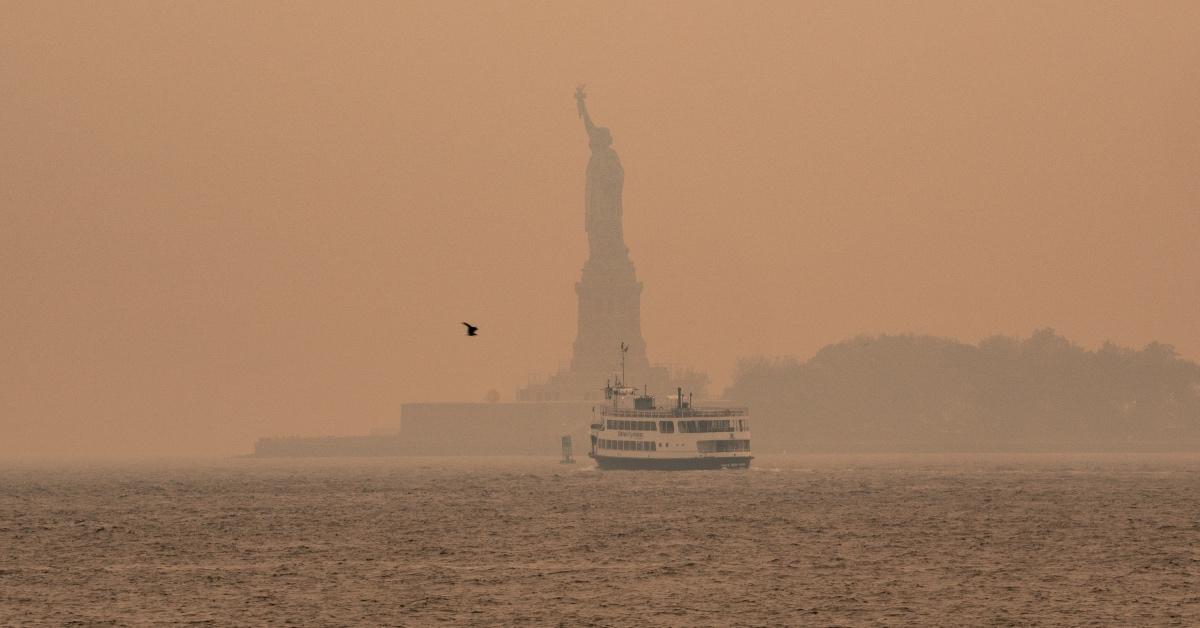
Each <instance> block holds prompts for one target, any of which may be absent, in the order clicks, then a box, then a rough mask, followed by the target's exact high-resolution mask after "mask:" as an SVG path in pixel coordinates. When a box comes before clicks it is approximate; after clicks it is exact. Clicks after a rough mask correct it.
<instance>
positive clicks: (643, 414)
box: [604, 408, 749, 419]
mask: <svg viewBox="0 0 1200 628" xmlns="http://www.w3.org/2000/svg"><path fill="white" fill-rule="evenodd" d="M748 412H749V408H707V409H697V408H684V409H682V410H680V409H678V408H659V409H656V410H626V409H624V408H616V409H613V408H605V409H604V414H605V415H606V416H611V417H629V418H647V419H670V418H682V419H692V418H699V419H704V418H712V417H740V416H746V414H747V413H748Z"/></svg>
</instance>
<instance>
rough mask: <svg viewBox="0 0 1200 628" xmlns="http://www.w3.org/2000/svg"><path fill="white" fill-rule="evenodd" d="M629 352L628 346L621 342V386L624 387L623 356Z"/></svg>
mask: <svg viewBox="0 0 1200 628" xmlns="http://www.w3.org/2000/svg"><path fill="white" fill-rule="evenodd" d="M628 351H629V345H627V344H625V342H624V341H621V385H622V386H624V385H625V354H626V353H627V352H628Z"/></svg>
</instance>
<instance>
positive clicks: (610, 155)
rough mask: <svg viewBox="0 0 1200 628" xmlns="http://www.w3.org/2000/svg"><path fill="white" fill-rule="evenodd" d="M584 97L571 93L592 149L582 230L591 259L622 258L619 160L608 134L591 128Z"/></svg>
mask: <svg viewBox="0 0 1200 628" xmlns="http://www.w3.org/2000/svg"><path fill="white" fill-rule="evenodd" d="M586 99H587V94H586V93H584V91H583V86H582V85H581V86H579V87H577V88H576V89H575V104H576V106H577V107H578V109H579V117H580V118H583V128H584V130H586V131H587V134H588V146H589V147H591V149H592V156H591V159H589V160H588V165H587V184H586V186H585V191H584V228H585V230H586V231H587V236H588V249H589V251H590V253H591V256H590V257H591V258H592V259H613V258H614V257H617V258H625V259H627V256H628V254H629V250H628V249H627V248H625V236H624V233H623V231H622V229H621V217H622V216H621V215H622V206H621V192H622V189H623V188H624V187H625V170H624V169H622V168H621V158H620V157H618V156H617V151H615V150H613V148H612V141H613V139H612V133H611V132H610V131H609V130H608V129H607V128H605V127H602V126H596V125H595V124H592V117H591V116H589V115H588V110H587V102H586Z"/></svg>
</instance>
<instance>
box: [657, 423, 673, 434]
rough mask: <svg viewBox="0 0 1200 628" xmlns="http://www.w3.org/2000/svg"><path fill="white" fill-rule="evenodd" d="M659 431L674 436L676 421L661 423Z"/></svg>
mask: <svg viewBox="0 0 1200 628" xmlns="http://www.w3.org/2000/svg"><path fill="white" fill-rule="evenodd" d="M658 431H660V432H662V433H663V434H674V433H675V422H674V421H659V422H658Z"/></svg>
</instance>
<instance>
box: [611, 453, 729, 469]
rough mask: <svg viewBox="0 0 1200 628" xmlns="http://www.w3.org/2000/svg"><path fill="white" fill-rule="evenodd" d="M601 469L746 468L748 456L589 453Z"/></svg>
mask: <svg viewBox="0 0 1200 628" xmlns="http://www.w3.org/2000/svg"><path fill="white" fill-rule="evenodd" d="M591 456H592V458H595V460H596V464H597V465H598V466H599V467H600V468H601V469H628V470H637V469H644V470H655V471H689V470H697V469H748V468H750V460H751V457H750V456H701V457H695V458H632V457H630V458H624V457H619V456H601V455H596V454H591Z"/></svg>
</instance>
